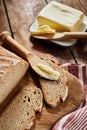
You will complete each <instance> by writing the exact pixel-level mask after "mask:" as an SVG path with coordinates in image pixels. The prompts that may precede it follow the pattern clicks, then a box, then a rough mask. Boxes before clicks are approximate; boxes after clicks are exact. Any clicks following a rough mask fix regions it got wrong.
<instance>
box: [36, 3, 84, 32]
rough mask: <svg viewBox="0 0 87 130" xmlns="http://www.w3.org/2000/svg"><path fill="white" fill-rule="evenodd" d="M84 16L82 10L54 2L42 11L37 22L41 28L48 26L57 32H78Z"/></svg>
mask: <svg viewBox="0 0 87 130" xmlns="http://www.w3.org/2000/svg"><path fill="white" fill-rule="evenodd" d="M84 16H85V15H84V13H83V12H81V11H80V10H77V9H74V8H72V7H69V6H66V5H64V4H61V3H58V2H56V1H52V2H50V3H49V4H48V5H46V6H45V7H44V8H43V9H42V10H41V12H40V13H39V14H38V16H37V21H38V24H39V26H42V25H47V24H48V25H49V26H50V27H51V28H53V29H55V30H56V31H77V30H78V28H79V27H80V25H81V24H82V22H83V19H84Z"/></svg>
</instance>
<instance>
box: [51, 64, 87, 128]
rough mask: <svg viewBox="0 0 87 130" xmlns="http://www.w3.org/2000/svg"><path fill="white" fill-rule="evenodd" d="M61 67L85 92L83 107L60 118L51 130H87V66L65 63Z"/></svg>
mask: <svg viewBox="0 0 87 130" xmlns="http://www.w3.org/2000/svg"><path fill="white" fill-rule="evenodd" d="M62 66H64V67H65V68H66V69H67V70H68V71H69V72H70V73H71V74H73V75H75V76H76V77H77V78H78V79H79V80H80V82H81V84H82V87H83V89H84V91H85V98H84V101H83V105H81V106H80V107H79V108H78V109H77V110H76V111H74V112H72V113H70V114H67V115H65V116H64V117H63V118H61V119H60V120H59V121H58V122H57V123H56V124H55V125H54V127H53V129H52V130H87V65H86V64H70V63H66V64H63V65H62Z"/></svg>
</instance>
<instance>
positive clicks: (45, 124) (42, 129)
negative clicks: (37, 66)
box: [31, 72, 84, 130]
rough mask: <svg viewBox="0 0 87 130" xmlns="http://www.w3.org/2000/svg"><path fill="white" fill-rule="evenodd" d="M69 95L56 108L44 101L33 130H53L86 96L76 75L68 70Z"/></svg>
mask: <svg viewBox="0 0 87 130" xmlns="http://www.w3.org/2000/svg"><path fill="white" fill-rule="evenodd" d="M66 75H67V80H68V87H69V95H68V98H67V100H66V101H65V102H63V103H61V104H60V105H59V106H57V107H56V108H50V107H47V106H46V104H45V103H44V105H43V110H42V112H41V113H37V114H36V123H35V125H34V126H33V127H32V128H31V130H51V128H52V127H53V126H54V124H55V123H56V122H57V121H58V120H59V119H60V118H61V117H63V116H64V115H66V114H68V113H70V112H72V111H74V110H76V109H77V108H78V107H79V106H80V104H81V102H82V100H83V97H84V92H83V89H82V86H81V84H80V82H79V81H78V79H77V78H76V77H75V76H72V75H71V74H70V73H68V72H66Z"/></svg>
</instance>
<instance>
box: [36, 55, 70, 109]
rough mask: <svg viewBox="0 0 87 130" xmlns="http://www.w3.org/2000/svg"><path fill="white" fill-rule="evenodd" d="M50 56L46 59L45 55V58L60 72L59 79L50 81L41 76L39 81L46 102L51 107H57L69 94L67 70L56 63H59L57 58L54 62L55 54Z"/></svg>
mask: <svg viewBox="0 0 87 130" xmlns="http://www.w3.org/2000/svg"><path fill="white" fill-rule="evenodd" d="M50 57H51V55H50V56H48V57H46V60H45V58H44V55H43V60H45V61H47V62H48V63H49V65H50V66H51V67H53V68H54V69H55V70H57V71H58V72H59V73H60V77H59V79H58V80H57V81H50V80H46V79H44V78H40V79H39V81H40V85H41V89H42V91H43V95H44V99H45V101H46V103H47V104H48V105H49V106H51V107H55V106H57V105H58V104H59V103H60V102H61V101H63V102H64V101H65V100H66V98H67V96H68V86H67V78H66V74H65V70H64V69H63V68H62V67H60V66H58V64H55V63H57V59H55V60H56V62H54V63H53V62H52V61H51V60H52V57H53V56H52V57H51V58H50ZM47 58H48V60H47ZM41 59H42V56H41ZM50 59H51V60H50Z"/></svg>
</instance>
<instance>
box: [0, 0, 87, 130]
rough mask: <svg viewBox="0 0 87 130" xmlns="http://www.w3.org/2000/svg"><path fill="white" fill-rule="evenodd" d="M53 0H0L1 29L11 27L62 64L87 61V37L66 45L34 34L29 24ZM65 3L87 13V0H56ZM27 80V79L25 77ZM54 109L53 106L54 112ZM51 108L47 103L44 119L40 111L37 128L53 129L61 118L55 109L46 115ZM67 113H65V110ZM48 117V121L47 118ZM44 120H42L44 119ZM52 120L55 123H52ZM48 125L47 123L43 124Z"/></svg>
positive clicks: (27, 45) (18, 36)
mask: <svg viewBox="0 0 87 130" xmlns="http://www.w3.org/2000/svg"><path fill="white" fill-rule="evenodd" d="M50 1H51V0H0V33H1V32H2V31H6V30H7V31H9V32H10V33H11V35H12V37H13V38H14V39H15V40H17V41H18V42H19V43H20V44H22V45H23V46H24V47H25V48H27V49H28V50H30V51H33V52H34V53H36V54H37V55H38V54H39V53H42V54H46V53H49V54H52V55H53V56H55V57H56V58H57V59H58V60H59V61H60V62H61V64H63V63H67V62H70V63H87V54H86V52H85V50H86V48H87V40H86V39H85V40H78V41H77V44H75V45H74V46H72V47H62V46H58V45H54V44H51V43H49V42H48V41H44V40H39V39H34V38H32V37H30V33H29V30H28V28H29V25H31V23H32V21H33V20H34V18H35V17H36V16H37V14H38V13H39V11H40V10H41V9H42V8H43V7H44V6H45V5H46V4H47V3H49V2H50ZM56 1H58V2H60V3H64V4H65V5H69V6H71V7H74V8H76V9H79V10H81V11H83V12H84V14H85V15H87V0H74V1H72V0H56ZM9 49H10V47H9ZM25 80H26V79H25ZM51 111H53V110H50V113H51ZM46 112H47V109H46V108H45V107H43V112H42V114H43V119H41V118H40V117H39V116H38V114H37V115H36V116H37V117H36V118H37V120H38V121H37V122H36V123H37V124H39V125H38V128H37V127H36V129H35V127H34V128H32V129H33V130H34V129H35V130H49V129H51V127H52V125H53V123H54V118H55V122H56V121H57V115H56V113H55V114H54V117H53V113H51V116H50V115H49V114H48V115H45V114H44V113H46ZM64 114H65V113H64ZM43 120H44V121H43ZM40 122H41V123H40ZM51 124H52V125H51ZM43 126H44V127H43Z"/></svg>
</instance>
